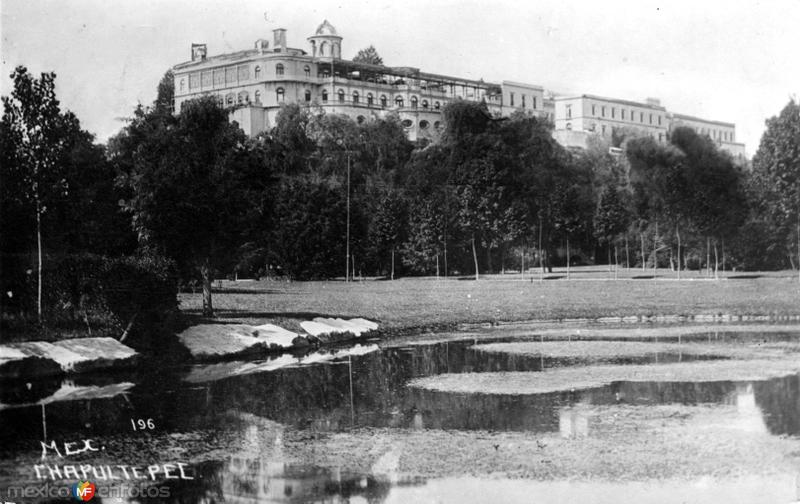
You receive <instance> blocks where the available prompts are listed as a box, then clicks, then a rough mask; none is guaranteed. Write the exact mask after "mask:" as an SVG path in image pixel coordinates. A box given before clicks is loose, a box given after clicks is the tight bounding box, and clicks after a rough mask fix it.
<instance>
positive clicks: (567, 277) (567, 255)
mask: <svg viewBox="0 0 800 504" xmlns="http://www.w3.org/2000/svg"><path fill="white" fill-rule="evenodd" d="M569 258H570V256H569V238H567V280H569V273H570V272H569Z"/></svg>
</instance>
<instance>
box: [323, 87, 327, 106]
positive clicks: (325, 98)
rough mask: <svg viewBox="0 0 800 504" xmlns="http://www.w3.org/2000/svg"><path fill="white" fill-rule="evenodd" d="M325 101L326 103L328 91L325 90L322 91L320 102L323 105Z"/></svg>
mask: <svg viewBox="0 0 800 504" xmlns="http://www.w3.org/2000/svg"><path fill="white" fill-rule="evenodd" d="M327 101H328V90H327V89H323V90H322V102H323V103H325V102H327Z"/></svg>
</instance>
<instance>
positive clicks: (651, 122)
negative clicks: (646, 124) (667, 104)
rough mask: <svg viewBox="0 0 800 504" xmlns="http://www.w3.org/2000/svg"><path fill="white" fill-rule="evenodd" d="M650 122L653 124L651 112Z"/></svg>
mask: <svg viewBox="0 0 800 504" xmlns="http://www.w3.org/2000/svg"><path fill="white" fill-rule="evenodd" d="M650 124H653V114H650Z"/></svg>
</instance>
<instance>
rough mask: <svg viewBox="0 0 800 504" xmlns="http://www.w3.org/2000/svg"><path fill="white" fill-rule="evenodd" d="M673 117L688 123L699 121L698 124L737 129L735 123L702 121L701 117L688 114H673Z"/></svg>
mask: <svg viewBox="0 0 800 504" xmlns="http://www.w3.org/2000/svg"><path fill="white" fill-rule="evenodd" d="M672 117H675V118H677V119H685V120H687V121H697V122H704V123H709V124H718V125H720V126H729V127H731V128H735V127H736V124H734V123H729V122H725V121H712V120H710V119H701V118H700V117H694V116H690V115H686V114H677V113H673V114H672Z"/></svg>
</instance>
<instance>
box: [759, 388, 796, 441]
mask: <svg viewBox="0 0 800 504" xmlns="http://www.w3.org/2000/svg"><path fill="white" fill-rule="evenodd" d="M753 389H754V392H755V396H756V404H757V405H758V407H759V408H761V411H762V412H763V413H764V422H765V423H766V424H767V429H769V431H770V432H771V433H772V434H776V435H781V434H789V435H792V436H798V435H800V374H796V375H792V376H785V377H783V378H773V379H771V380H766V381H761V382H755V383H754V384H753Z"/></svg>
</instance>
